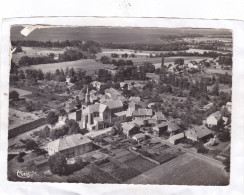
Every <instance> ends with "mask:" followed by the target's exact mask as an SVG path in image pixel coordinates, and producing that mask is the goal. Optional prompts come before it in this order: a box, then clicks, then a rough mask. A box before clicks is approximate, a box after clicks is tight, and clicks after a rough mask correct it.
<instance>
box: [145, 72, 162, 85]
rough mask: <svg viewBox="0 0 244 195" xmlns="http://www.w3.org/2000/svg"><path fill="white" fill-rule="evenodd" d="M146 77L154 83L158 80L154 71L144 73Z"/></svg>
mask: <svg viewBox="0 0 244 195" xmlns="http://www.w3.org/2000/svg"><path fill="white" fill-rule="evenodd" d="M146 78H148V79H149V80H151V81H155V82H156V83H158V82H159V79H160V77H159V75H157V74H155V73H146Z"/></svg>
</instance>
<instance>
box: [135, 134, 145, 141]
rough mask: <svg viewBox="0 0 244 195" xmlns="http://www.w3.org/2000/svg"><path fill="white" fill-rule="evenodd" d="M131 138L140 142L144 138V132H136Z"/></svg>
mask: <svg viewBox="0 0 244 195" xmlns="http://www.w3.org/2000/svg"><path fill="white" fill-rule="evenodd" d="M132 139H134V140H136V141H137V142H141V141H143V140H144V139H145V134H144V133H138V134H135V135H134V136H133V137H132Z"/></svg>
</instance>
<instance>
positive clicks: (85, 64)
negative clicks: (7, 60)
mask: <svg viewBox="0 0 244 195" xmlns="http://www.w3.org/2000/svg"><path fill="white" fill-rule="evenodd" d="M105 66H106V65H105V64H102V63H99V62H96V61H95V60H90V59H82V60H77V61H71V62H60V63H52V64H39V65H31V66H28V67H22V68H20V69H21V70H24V71H25V70H26V69H36V70H38V69H41V70H42V71H43V72H44V73H46V72H49V71H50V72H52V73H54V72H55V71H56V69H60V68H62V69H63V70H65V69H66V68H67V67H68V68H71V67H73V68H74V69H78V68H81V69H82V70H85V71H86V72H87V73H88V74H89V73H93V72H94V71H98V69H102V68H104V67H105Z"/></svg>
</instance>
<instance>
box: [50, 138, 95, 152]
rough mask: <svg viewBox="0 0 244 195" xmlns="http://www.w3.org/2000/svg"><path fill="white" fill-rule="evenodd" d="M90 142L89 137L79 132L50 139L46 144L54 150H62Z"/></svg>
mask: <svg viewBox="0 0 244 195" xmlns="http://www.w3.org/2000/svg"><path fill="white" fill-rule="evenodd" d="M90 142H92V141H91V140H90V139H89V138H87V137H85V136H83V135H81V134H73V135H68V136H64V137H62V138H60V139H57V140H55V141H52V142H50V143H49V144H48V146H51V147H52V148H55V150H56V151H62V150H66V149H69V148H73V147H76V146H79V145H83V144H86V143H90Z"/></svg>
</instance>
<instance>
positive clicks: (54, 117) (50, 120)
mask: <svg viewBox="0 0 244 195" xmlns="http://www.w3.org/2000/svg"><path fill="white" fill-rule="evenodd" d="M47 122H48V123H49V124H50V125H54V124H55V123H57V122H58V115H57V114H56V113H55V112H53V111H51V112H49V113H48V115H47Z"/></svg>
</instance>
